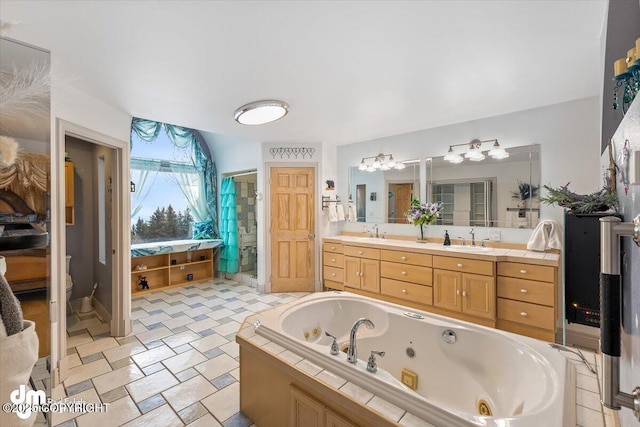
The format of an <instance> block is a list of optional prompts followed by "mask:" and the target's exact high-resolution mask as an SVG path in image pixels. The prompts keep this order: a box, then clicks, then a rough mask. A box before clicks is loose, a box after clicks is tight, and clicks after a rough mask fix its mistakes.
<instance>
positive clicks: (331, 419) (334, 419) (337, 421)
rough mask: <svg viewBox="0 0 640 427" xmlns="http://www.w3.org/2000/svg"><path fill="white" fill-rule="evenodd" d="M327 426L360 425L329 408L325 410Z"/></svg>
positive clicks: (350, 426) (353, 426) (348, 426)
mask: <svg viewBox="0 0 640 427" xmlns="http://www.w3.org/2000/svg"><path fill="white" fill-rule="evenodd" d="M324 425H325V427H358V426H356V425H355V424H354V423H352V422H351V421H348V420H346V419H344V418H342V417H341V416H340V415H338V414H336V413H335V412H333V411H332V410H331V409H329V408H327V411H326V412H325V423H324Z"/></svg>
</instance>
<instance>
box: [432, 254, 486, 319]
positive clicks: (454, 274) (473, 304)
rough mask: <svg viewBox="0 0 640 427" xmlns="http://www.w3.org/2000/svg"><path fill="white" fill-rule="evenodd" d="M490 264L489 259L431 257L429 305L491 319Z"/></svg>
mask: <svg viewBox="0 0 640 427" xmlns="http://www.w3.org/2000/svg"><path fill="white" fill-rule="evenodd" d="M494 265H495V263H494V262H492V261H481V260H472V259H465V258H451V257H442V256H434V257H433V266H434V270H433V305H434V306H435V307H439V308H442V309H445V310H451V311H457V312H460V313H464V314H468V315H471V316H476V317H481V318H484V319H489V320H495V318H496V282H495V276H494V270H495V267H494Z"/></svg>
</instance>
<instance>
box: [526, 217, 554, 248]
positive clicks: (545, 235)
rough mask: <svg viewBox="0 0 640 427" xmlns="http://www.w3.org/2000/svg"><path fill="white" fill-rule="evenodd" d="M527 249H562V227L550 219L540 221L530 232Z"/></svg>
mask: <svg viewBox="0 0 640 427" xmlns="http://www.w3.org/2000/svg"><path fill="white" fill-rule="evenodd" d="M527 249H529V250H532V251H545V250H547V249H562V229H561V227H560V226H559V225H558V224H556V223H555V222H554V221H551V220H543V221H540V223H539V224H538V226H537V227H536V228H535V229H534V230H533V233H531V237H530V238H529V242H528V243H527Z"/></svg>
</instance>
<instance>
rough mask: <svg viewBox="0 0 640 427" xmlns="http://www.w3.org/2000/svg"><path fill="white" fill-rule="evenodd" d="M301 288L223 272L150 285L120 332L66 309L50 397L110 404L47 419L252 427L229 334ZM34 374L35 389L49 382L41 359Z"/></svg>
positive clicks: (64, 426) (79, 426) (104, 425)
mask: <svg viewBox="0 0 640 427" xmlns="http://www.w3.org/2000/svg"><path fill="white" fill-rule="evenodd" d="M302 295H305V294H302V293H301V294H260V293H258V292H257V291H256V290H255V289H254V288H252V287H249V286H245V285H240V284H238V283H237V282H234V281H230V280H225V279H215V280H213V281H210V282H204V283H200V284H196V285H193V286H189V287H184V288H175V289H170V290H167V291H162V292H154V293H151V294H146V295H144V296H141V297H136V298H133V299H132V302H131V307H132V313H131V315H132V319H133V332H132V334H131V335H129V336H127V337H123V338H114V337H111V336H110V335H109V328H108V325H105V324H103V323H102V322H101V321H100V319H98V318H95V317H91V318H85V319H82V320H79V319H78V318H77V317H75V316H70V317H69V318H68V320H69V323H68V325H67V332H68V334H69V338H68V342H67V347H68V350H67V354H68V355H69V356H70V372H69V376H68V378H67V379H66V380H65V381H64V383H63V385H61V386H59V387H56V389H54V390H53V391H52V397H53V398H54V399H56V400H57V399H62V398H65V397H66V398H77V399H80V398H82V399H84V400H85V401H87V402H95V403H98V402H102V403H109V406H108V412H107V413H86V414H75V413H63V414H58V413H56V414H53V418H52V425H53V426H61V427H71V426H76V427H85V426H89V427H96V426H100V427H108V426H120V425H125V426H132V427H133V426H150V425H157V426H163V427H170V426H185V425H186V426H194V427H196V426H207V427H209V426H212V427H215V426H224V427H249V426H251V425H252V422H251V420H249V419H248V418H247V417H245V416H244V415H243V414H242V413H241V412H240V408H239V406H240V402H239V390H240V387H239V383H238V380H239V378H240V375H239V368H238V366H239V363H238V359H239V349H238V345H237V344H236V343H235V333H236V331H237V330H238V328H239V327H240V324H241V323H242V321H243V320H244V318H245V317H246V316H248V315H250V314H253V313H255V312H258V311H261V310H264V309H266V308H269V307H272V306H275V305H278V304H282V303H286V302H289V301H292V300H294V299H297V298H299V297H300V296H302ZM34 380H35V381H36V386H37V387H38V388H40V387H41V386H44V385H45V381H48V379H46V369H44V367H43V365H42V364H41V363H40V364H38V365H37V367H36V370H34ZM36 425H45V424H44V420H43V419H42V418H41V417H40V418H39V419H38V424H36Z"/></svg>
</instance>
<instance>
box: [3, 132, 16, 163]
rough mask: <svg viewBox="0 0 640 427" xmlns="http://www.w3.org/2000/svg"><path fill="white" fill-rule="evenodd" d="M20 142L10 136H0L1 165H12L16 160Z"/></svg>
mask: <svg viewBox="0 0 640 427" xmlns="http://www.w3.org/2000/svg"><path fill="white" fill-rule="evenodd" d="M17 154H18V143H17V142H16V141H15V140H14V139H13V138H9V137H8V136H0V166H4V167H7V166H11V165H12V164H13V163H14V162H15V161H16V156H17Z"/></svg>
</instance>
